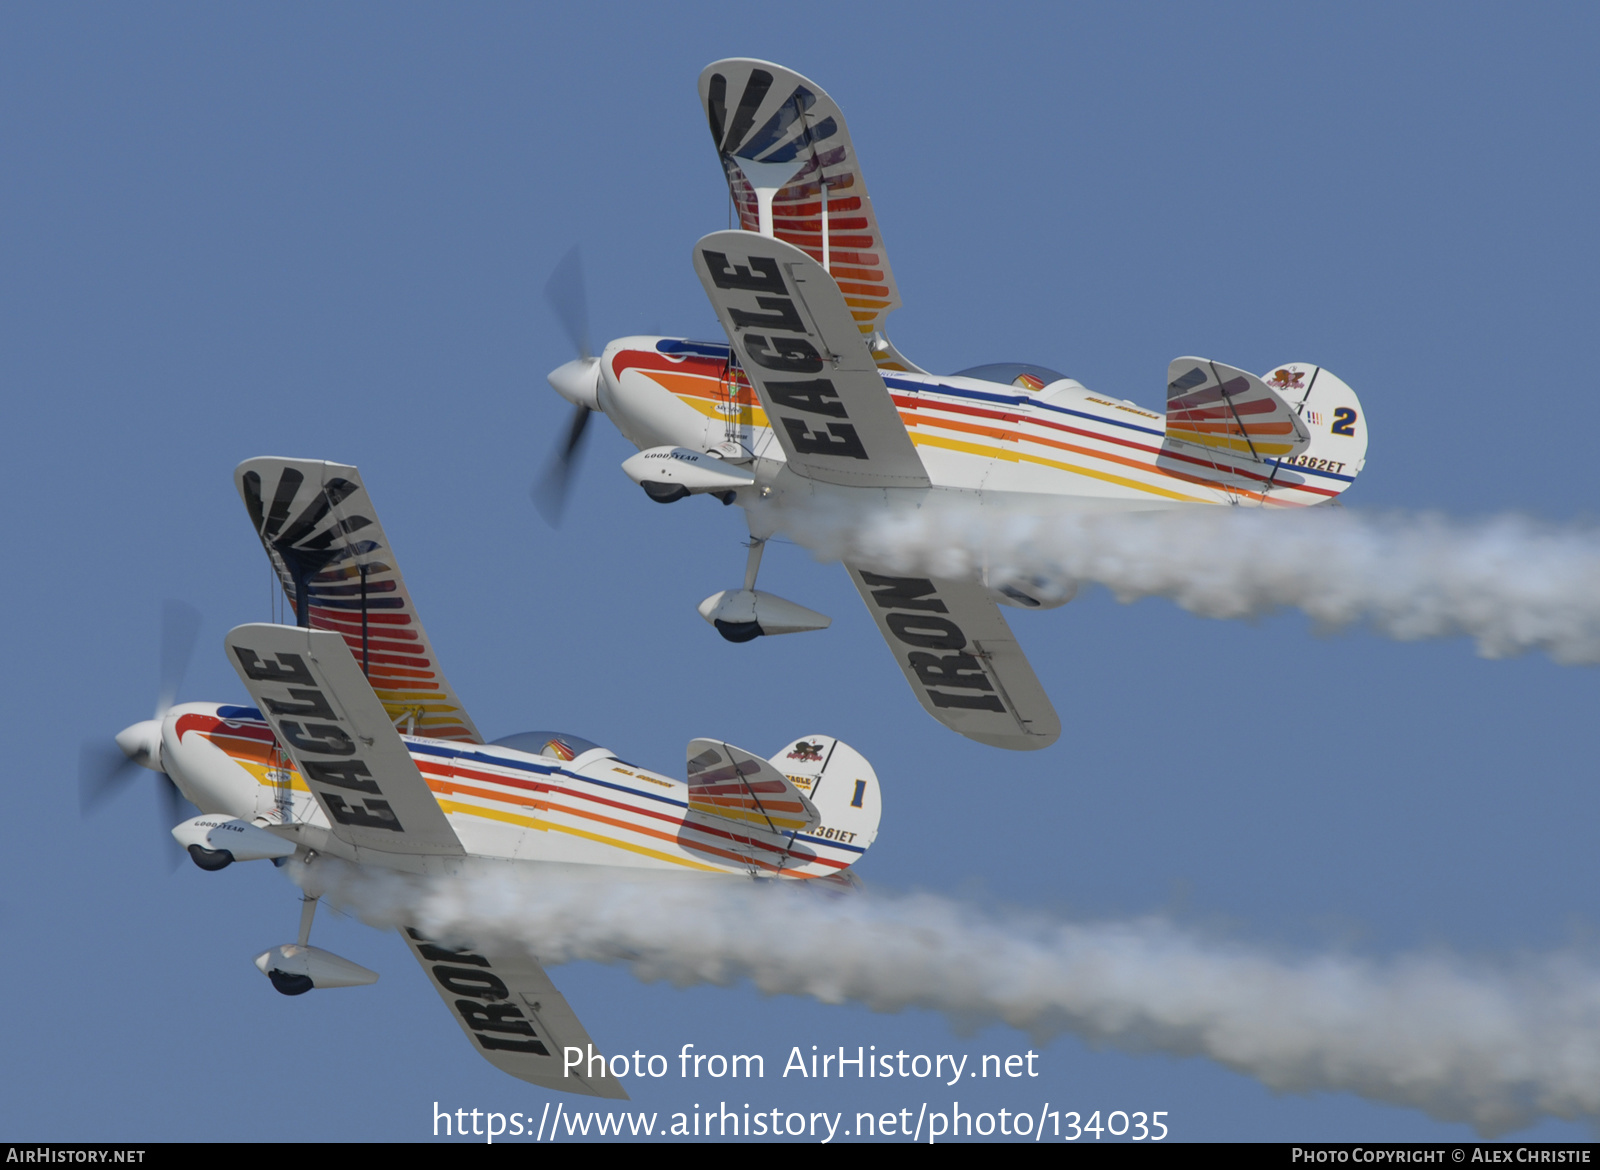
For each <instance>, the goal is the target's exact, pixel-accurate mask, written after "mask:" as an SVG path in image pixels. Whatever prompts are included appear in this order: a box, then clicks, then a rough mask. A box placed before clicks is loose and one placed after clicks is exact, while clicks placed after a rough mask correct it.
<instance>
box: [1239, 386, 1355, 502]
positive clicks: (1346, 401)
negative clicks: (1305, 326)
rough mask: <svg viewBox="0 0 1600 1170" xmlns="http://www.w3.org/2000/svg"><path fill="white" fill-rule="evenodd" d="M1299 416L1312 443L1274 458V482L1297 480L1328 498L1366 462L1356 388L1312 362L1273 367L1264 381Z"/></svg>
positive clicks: (1310, 489)
mask: <svg viewBox="0 0 1600 1170" xmlns="http://www.w3.org/2000/svg"><path fill="white" fill-rule="evenodd" d="M1262 380H1263V381H1264V382H1266V384H1267V385H1268V386H1271V387H1272V388H1273V389H1274V390H1276V391H1277V392H1278V394H1279V396H1280V397H1282V398H1283V399H1284V400H1285V401H1286V402H1288V403H1289V405H1290V406H1292V407H1293V408H1294V410H1295V412H1296V413H1297V414H1298V415H1299V417H1300V421H1301V423H1302V424H1303V425H1304V426H1305V429H1306V430H1307V431H1309V432H1310V434H1311V442H1310V444H1309V445H1308V446H1307V447H1306V448H1305V449H1304V450H1303V451H1300V452H1298V453H1297V454H1295V455H1292V456H1289V457H1288V458H1282V459H1279V460H1278V461H1277V465H1278V469H1279V470H1278V474H1277V475H1276V476H1275V480H1276V482H1277V484H1279V485H1281V484H1284V483H1285V482H1286V481H1288V482H1290V483H1292V482H1293V480H1292V479H1291V478H1290V477H1291V476H1292V477H1293V478H1294V479H1298V480H1300V481H1301V482H1302V483H1303V485H1304V488H1303V490H1305V491H1308V492H1314V493H1315V494H1317V495H1319V496H1321V497H1323V498H1325V499H1331V498H1332V497H1333V496H1336V495H1338V494H1339V493H1340V492H1342V491H1344V490H1345V489H1346V488H1348V487H1349V486H1350V485H1351V484H1352V483H1354V482H1355V478H1356V476H1357V475H1358V474H1360V472H1361V469H1362V468H1363V467H1364V466H1366V462H1367V419H1366V415H1365V413H1364V412H1363V410H1362V408H1361V400H1360V399H1358V398H1357V397H1356V392H1355V391H1354V390H1352V389H1350V387H1349V386H1348V385H1346V384H1345V383H1344V381H1343V380H1342V379H1340V378H1339V377H1337V376H1335V375H1334V374H1332V373H1329V372H1328V371H1327V370H1325V369H1323V368H1322V367H1321V366H1314V365H1312V364H1311V363H1310V362H1289V363H1288V364H1286V365H1282V366H1275V367H1274V368H1273V370H1272V372H1271V373H1269V374H1267V375H1266V377H1265V378H1263V379H1262Z"/></svg>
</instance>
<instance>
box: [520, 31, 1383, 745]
mask: <svg viewBox="0 0 1600 1170" xmlns="http://www.w3.org/2000/svg"><path fill="white" fill-rule="evenodd" d="M700 98H701V102H702V104H703V106H704V109H705V114H706V118H707V121H708V123H709V124H710V127H711V137H712V140H713V142H714V144H715V146H716V148H717V153H718V156H719V158H720V159H721V162H722V166H723V169H724V171H725V172H726V175H727V180H728V186H729V191H730V195H731V198H732V201H733V205H734V207H735V208H736V209H737V212H738V216H739V223H740V230H735V231H720V232H714V233H712V234H711V235H709V236H706V237H705V238H704V239H702V240H700V241H699V242H698V243H696V244H695V246H694V266H695V271H696V273H697V274H698V275H699V277H700V282H701V284H702V285H703V286H704V287H705V291H706V295H707V296H708V297H710V299H711V303H712V305H713V307H714V308H715V309H716V313H717V317H718V320H719V321H720V322H721V324H722V326H723V328H724V330H725V331H726V333H727V341H726V342H699V341H689V340H684V339H681V338H671V337H624V338H621V339H619V340H616V341H613V342H611V343H610V344H609V345H607V346H606V347H605V348H604V350H603V351H602V352H601V353H600V354H599V355H598V356H597V357H596V356H590V354H589V352H588V344H587V338H586V333H587V326H586V324H584V323H583V322H584V321H585V320H586V316H585V313H584V310H583V307H582V303H581V301H582V293H581V284H580V283H579V280H578V277H577V275H576V273H575V270H574V272H573V273H570V274H567V275H563V273H562V270H560V269H558V271H557V275H556V277H555V278H554V279H553V280H552V282H551V288H550V291H551V296H552V299H553V300H554V301H555V302H556V307H557V310H558V311H559V312H561V314H562V316H563V317H564V319H565V321H566V323H567V326H568V329H569V331H570V332H571V334H572V337H573V341H574V344H575V345H576V347H577V348H578V350H579V353H580V357H579V358H577V359H576V360H574V361H572V362H568V363H567V364H566V365H564V366H562V367H560V368H559V369H557V370H555V371H553V372H552V373H551V374H550V383H551V385H552V386H554V387H555V389H556V390H557V391H558V392H559V393H560V394H561V395H562V396H563V397H565V398H566V399H568V400H569V401H570V402H572V403H573V404H575V405H576V407H577V412H576V414H575V415H574V418H573V423H572V426H571V428H570V430H569V432H568V434H567V437H566V441H565V444H564V446H563V448H562V450H561V451H560V452H559V454H558V457H557V459H556V461H555V463H554V464H553V466H552V469H551V472H550V474H549V477H548V479H547V481H546V484H547V486H546V495H545V504H546V514H547V516H553V515H555V514H558V511H559V506H560V502H561V499H562V498H563V496H564V492H565V485H566V482H567V480H568V478H569V477H570V473H571V468H572V465H573V463H572V461H573V456H574V454H575V451H576V448H577V445H578V442H579V440H580V439H581V437H582V434H583V429H584V427H585V425H586V424H587V421H588V419H589V418H590V416H591V414H592V413H593V412H596V411H598V412H603V413H604V414H605V415H606V416H607V417H608V418H610V419H611V421H612V422H613V423H615V424H616V426H617V429H618V430H620V431H621V432H622V434H623V435H624V436H625V437H626V438H627V439H628V441H629V442H631V443H633V444H634V445H635V446H637V447H639V448H640V451H639V453H638V454H637V455H634V456H632V457H631V458H629V459H628V460H627V461H626V462H625V463H624V464H623V465H622V466H623V470H624V471H625V472H626V473H627V474H628V475H629V476H630V477H631V478H632V479H633V480H635V481H636V482H637V483H639V484H640V485H641V486H643V488H644V489H645V491H646V492H647V493H649V495H650V497H651V498H652V499H654V500H657V501H661V502H666V503H670V502H672V501H674V500H678V499H682V498H684V497H685V496H688V495H693V494H696V493H704V494H710V495H713V496H716V497H719V498H720V499H722V500H723V502H724V503H739V504H741V505H744V506H749V505H750V504H752V503H753V502H754V501H756V500H757V499H772V498H774V497H777V498H778V502H780V503H782V504H784V505H786V506H787V507H788V508H790V509H795V508H804V507H807V506H815V507H817V508H832V507H838V506H841V505H842V506H846V507H858V508H859V507H862V506H866V505H872V506H887V507H902V508H917V507H923V506H927V505H937V506H939V507H942V508H946V509H948V508H958V509H959V508H967V507H970V508H974V509H983V510H984V514H988V515H1002V514H1005V513H1006V512H1007V511H1008V510H1009V511H1016V512H1024V513H1028V514H1032V515H1049V514H1051V513H1052V512H1057V511H1061V510H1100V511H1112V510H1124V511H1126V510H1137V509H1155V508H1175V507H1185V506H1198V505H1207V504H1210V505H1217V504H1231V505H1245V506H1266V507H1303V506H1307V505H1314V504H1320V503H1324V502H1326V501H1328V500H1331V499H1333V498H1334V497H1335V496H1337V495H1339V493H1341V492H1343V491H1344V490H1345V489H1346V488H1347V487H1349V486H1350V484H1351V483H1352V482H1353V481H1354V479H1355V477H1356V475H1357V473H1358V472H1359V471H1360V470H1361V468H1362V465H1363V463H1364V462H1365V458H1366V449H1367V436H1366V426H1365V421H1364V419H1363V417H1362V412H1361V405H1360V403H1359V402H1358V401H1357V400H1356V396H1355V393H1354V391H1352V390H1351V389H1350V387H1349V386H1347V385H1345V383H1344V382H1342V381H1340V380H1339V379H1338V378H1336V377H1335V376H1334V375H1332V374H1331V373H1329V372H1328V371H1327V370H1324V369H1322V368H1321V367H1319V366H1316V365H1312V364H1310V363H1306V362H1290V363H1287V364H1285V365H1281V366H1275V367H1273V368H1272V369H1271V370H1270V371H1268V373H1267V374H1266V375H1265V376H1262V377H1258V376H1256V375H1254V374H1251V373H1248V372H1246V371H1244V370H1240V369H1235V368H1234V367H1232V366H1227V365H1223V364H1222V363H1221V362H1215V361H1210V360H1207V359H1204V358H1194V357H1184V358H1178V359H1177V360H1176V361H1174V362H1172V363H1171V365H1170V366H1169V367H1168V368H1167V402H1166V410H1165V412H1164V413H1162V412H1158V411H1153V410H1145V409H1143V408H1141V407H1139V406H1136V405H1134V404H1133V403H1132V402H1129V401H1127V400H1125V399H1119V398H1112V397H1109V396H1107V395H1104V394H1099V393H1096V392H1094V391H1091V390H1089V389H1087V388H1085V387H1084V386H1082V385H1081V384H1079V383H1078V382H1076V381H1074V380H1073V379H1071V378H1069V377H1067V376H1065V375H1064V374H1060V373H1057V372H1056V371H1054V370H1050V369H1046V368H1044V367H1040V366H1032V365H1026V364H1021V363H1010V364H999V365H986V366H977V367H974V368H972V369H967V370H962V371H960V372H958V373H955V374H949V375H934V374H930V373H928V372H927V371H926V370H923V369H921V368H919V367H918V366H917V365H915V364H914V363H913V362H911V361H910V360H909V359H908V358H906V357H905V356H904V355H902V354H901V353H900V352H899V350H897V349H896V348H895V346H894V345H893V343H892V342H890V341H889V339H888V337H887V336H886V334H885V333H884V328H883V326H884V319H885V318H886V317H887V315H888V314H889V313H890V312H891V311H892V310H893V309H895V308H896V307H897V306H898V305H899V304H900V295H899V291H898V289H897V287H896V285H895V279H894V274H893V272H892V270H891V269H890V266H889V258H888V255H887V253H886V252H885V251H884V246H883V238H882V235H881V233H880V232H879V229H878V222H877V218H876V216H875V215H874V213H873V209H872V202H871V200H870V199H869V198H868V196H867V189H866V184H865V182H864V181H863V179H862V176H861V167H860V165H859V163H858V161H857V157H856V152H855V147H854V145H853V144H852V143H851V141H850V134H849V131H848V130H847V129H846V127H845V121H844V115H843V114H842V113H840V111H839V107H838V106H837V105H835V104H834V102H833V100H832V99H831V98H830V97H829V96H828V95H827V94H826V93H824V92H823V90H822V89H821V87H819V86H817V85H816V84H815V83H814V82H811V81H809V80H807V79H806V78H804V77H801V76H800V75H799V74H797V73H794V72H792V71H790V70H788V69H785V68H783V67H782V66H779V65H773V64H770V63H768V62H764V61H753V60H744V59H731V60H726V61H718V62H716V63H715V64H712V65H710V66H708V67H707V68H706V70H705V71H704V72H703V73H702V74H701V75H700ZM762 547H763V538H762V537H760V536H757V535H755V533H754V532H752V540H751V546H750V555H749V559H748V561H747V564H746V569H745V579H744V584H743V586H742V588H738V589H728V590H724V591H722V592H719V593H716V594H713V595H712V596H711V597H708V598H706V600H705V601H704V602H703V603H701V605H700V613H701V616H703V617H704V618H705V619H706V620H707V621H708V622H711V623H712V624H713V625H715V626H716V628H717V629H718V630H719V631H720V632H721V633H722V635H723V636H724V637H726V638H728V639H729V640H730V641H735V642H738V641H745V640H748V639H750V638H754V637H757V636H760V635H762V634H782V633H793V632H798V631H804V630H817V629H822V628H824V627H826V626H827V625H829V623H830V619H828V618H827V617H825V616H823V615H822V614H819V613H815V612H813V611H812V610H809V609H806V608H804V607H803V606H799V605H796V604H794V603H792V602H789V601H785V600H784V599H783V598H780V597H776V596H774V595H772V594H770V593H765V592H761V591H758V590H757V589H756V588H755V583H756V574H757V570H758V567H759V565H760V558H761V550H762ZM845 567H846V568H847V569H848V570H849V572H850V578H851V580H852V581H854V582H855V585H856V588H857V589H858V590H859V591H860V593H861V596H862V598H863V600H864V601H865V602H866V606H867V610H868V612H870V613H871V614H872V616H873V618H874V619H875V620H876V621H877V623H878V627H879V630H880V631H881V632H882V634H883V636H884V638H885V640H886V641H887V642H888V644H889V646H890V648H891V649H892V650H893V651H894V654H895V658H896V660H897V661H898V662H899V664H900V668H901V670H902V671H904V673H905V676H906V680H907V681H908V682H909V683H910V684H911V688H912V690H913V691H914V692H915V693H916V695H917V697H918V699H920V700H921V702H922V705H923V706H924V707H925V708H926V709H927V710H928V712H929V713H930V714H931V715H933V716H934V718H936V719H938V720H939V721H940V722H941V723H944V724H945V725H946V726H948V727H950V728H952V729H954V730H955V731H958V732H960V733H961V734H963V735H966V736H969V737H971V738H972V739H975V740H978V741H980V742H982V743H986V744H992V745H994V746H996V747H1004V748H1016V749H1032V748H1042V747H1046V746H1048V745H1050V744H1051V743H1053V742H1055V740H1056V738H1057V736H1058V735H1059V734H1060V730H1061V725H1060V721H1059V719H1058V718H1057V716H1056V713H1055V710H1054V708H1053V707H1052V706H1051V703H1050V700H1049V698H1048V697H1047V696H1046V695H1045V693H1044V690H1043V688H1042V687H1041V686H1040V685H1039V680H1038V679H1037V678H1036V677H1035V675H1034V672H1033V670H1032V668H1031V667H1030V666H1029V664H1028V660H1027V659H1026V658H1025V657H1024V655H1023V653H1022V650H1021V648H1020V647H1019V646H1018V645H1017V642H1016V639H1015V638H1014V637H1013V636H1012V634H1011V631H1010V628H1009V627H1008V626H1007V624H1006V620H1005V618H1004V617H1003V616H1002V614H1001V612H1000V610H999V608H998V606H999V605H1007V606H1013V607H1016V608H1021V609H1046V608H1050V607H1051V606H1054V605H1060V604H1062V603H1063V602H1065V601H1067V600H1070V597H1071V592H1070V589H1068V590H1063V589H1060V588H1057V589H1055V590H1054V591H1050V590H1044V589H1040V588H1038V586H1037V585H1036V584H1035V583H1030V582H1028V581H1012V580H990V579H988V578H987V575H986V574H985V575H983V576H979V577H977V578H974V579H945V578H932V577H905V576H897V575H890V574H886V573H881V572H874V571H872V568H871V566H870V565H865V564H862V565H857V564H850V563H848V562H847V563H846V566H845Z"/></svg>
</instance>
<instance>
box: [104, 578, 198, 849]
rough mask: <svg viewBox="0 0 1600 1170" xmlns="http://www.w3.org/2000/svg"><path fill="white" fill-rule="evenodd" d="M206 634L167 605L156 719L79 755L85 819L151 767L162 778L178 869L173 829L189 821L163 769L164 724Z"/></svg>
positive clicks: (188, 612)
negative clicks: (198, 641)
mask: <svg viewBox="0 0 1600 1170" xmlns="http://www.w3.org/2000/svg"><path fill="white" fill-rule="evenodd" d="M199 633H200V612H199V611H198V610H196V609H195V608H194V607H193V606H190V605H185V604H184V603H183V602H181V601H172V600H168V601H165V602H163V603H162V606H161V674H160V678H159V683H158V689H157V691H156V709H155V713H154V715H153V716H152V717H151V718H149V719H146V720H144V721H142V722H139V723H135V724H133V725H131V726H129V727H125V728H123V729H122V730H121V731H119V732H118V733H117V735H116V737H115V739H114V741H113V742H112V743H102V742H97V741H94V740H89V741H87V742H85V743H84V744H83V746H82V748H81V749H80V750H79V753H78V798H79V801H80V803H81V805H82V809H83V812H84V814H85V815H88V814H89V813H90V812H92V811H93V810H94V809H96V808H98V807H99V806H100V805H101V804H103V803H104V802H105V801H106V800H108V799H110V798H111V797H112V796H114V795H115V794H116V793H117V792H119V791H121V790H122V789H123V788H125V787H126V786H127V784H128V782H129V781H130V780H132V779H133V778H134V776H136V775H137V774H138V770H139V769H140V768H148V769H149V770H150V771H152V772H156V773H158V774H159V775H160V776H161V780H162V783H161V785H160V787H161V814H162V816H164V817H165V818H166V820H165V822H164V823H163V825H162V826H161V827H162V830H163V832H162V836H163V837H165V838H166V839H167V840H168V841H171V843H172V848H173V850H178V852H176V853H175V854H174V856H173V858H172V860H173V864H174V865H176V863H177V861H178V860H179V859H181V857H182V853H181V850H179V846H178V843H177V842H176V841H173V840H172V837H171V834H170V833H168V832H166V831H165V830H168V829H171V828H172V826H173V825H175V824H177V823H178V822H179V821H181V820H182V819H183V794H182V793H181V792H179V791H178V786H177V785H176V784H174V783H173V781H172V777H170V776H168V775H167V774H166V772H165V771H163V770H162V767H161V725H162V724H163V723H164V722H165V721H166V718H167V712H168V711H170V710H171V709H172V705H173V703H174V702H175V701H176V700H177V697H178V688H179V687H180V686H182V685H183V676H184V674H185V673H187V671H188V669H189V660H190V659H191V658H192V657H193V656H194V646H195V639H196V637H197V635H198V634H199Z"/></svg>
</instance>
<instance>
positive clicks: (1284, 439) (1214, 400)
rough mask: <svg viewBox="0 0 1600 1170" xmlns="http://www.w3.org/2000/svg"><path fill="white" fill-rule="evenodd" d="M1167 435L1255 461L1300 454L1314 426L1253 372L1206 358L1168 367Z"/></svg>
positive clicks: (1179, 362) (1185, 359)
mask: <svg viewBox="0 0 1600 1170" xmlns="http://www.w3.org/2000/svg"><path fill="white" fill-rule="evenodd" d="M1167 438H1169V439H1173V440H1176V441H1178V442H1181V443H1195V444H1198V445H1199V446H1202V447H1210V448H1212V449H1214V450H1220V451H1224V452H1227V453H1228V454H1231V455H1233V456H1234V457H1235V458H1241V459H1252V460H1255V461H1256V462H1261V461H1262V460H1265V459H1268V458H1274V459H1282V458H1287V457H1289V456H1293V455H1298V454H1300V452H1302V451H1304V450H1305V449H1306V448H1307V447H1308V446H1310V445H1311V432H1310V431H1309V430H1307V429H1306V425H1305V423H1303V422H1302V421H1301V420H1300V416H1299V415H1298V414H1296V413H1295V411H1294V410H1293V408H1291V407H1290V406H1289V404H1288V403H1287V402H1285V401H1284V400H1283V399H1282V398H1280V397H1278V394H1277V392H1276V391H1275V390H1273V389H1272V387H1270V386H1268V385H1267V384H1266V383H1265V382H1263V381H1262V380H1261V379H1260V378H1258V377H1256V376H1255V375H1254V374H1251V373H1248V372H1246V371H1244V370H1238V369H1235V368H1234V367H1232V366H1225V365H1223V364H1222V363H1221V362H1213V361H1208V360H1206V359H1205V358H1194V357H1182V358H1178V359H1177V360H1175V361H1174V362H1173V363H1172V364H1171V365H1169V366H1168V367H1167Z"/></svg>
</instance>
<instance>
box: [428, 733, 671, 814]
mask: <svg viewBox="0 0 1600 1170" xmlns="http://www.w3.org/2000/svg"><path fill="white" fill-rule="evenodd" d="M406 747H408V748H409V749H410V750H411V752H412V753H413V754H414V755H425V756H441V757H443V758H445V759H455V760H468V761H476V762H477V763H480V764H492V765H493V766H494V767H497V768H510V769H513V770H515V771H519V772H532V773H533V774H534V775H536V776H565V777H566V778H567V779H569V780H581V781H582V782H583V783H585V784H598V785H600V786H601V787H602V788H610V789H613V790H614V791H616V792H626V793H628V794H629V795H631V796H643V797H646V798H647V799H649V800H655V801H660V802H661V803H662V804H667V805H671V806H672V807H673V808H681V809H687V808H688V807H689V805H688V803H687V802H685V801H681V800H673V799H672V798H671V797H668V796H661V795H659V794H657V793H654V792H642V791H640V790H639V789H637V788H629V787H628V786H627V785H625V784H617V783H615V782H614V781H611V780H600V779H597V778H596V777H594V776H580V775H579V774H578V773H576V772H568V771H566V770H565V769H563V768H557V767H555V766H554V765H541V764H528V763H524V762H523V761H521V760H508V759H506V758H504V757H503V756H491V755H488V754H487V753H485V752H482V751H477V750H468V751H462V750H460V749H457V748H447V747H443V746H441V745H439V744H437V743H418V742H416V741H415V740H410V739H408V740H406ZM613 758H615V757H613ZM617 762H618V763H623V762H624V761H621V760H618V761H617Z"/></svg>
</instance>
